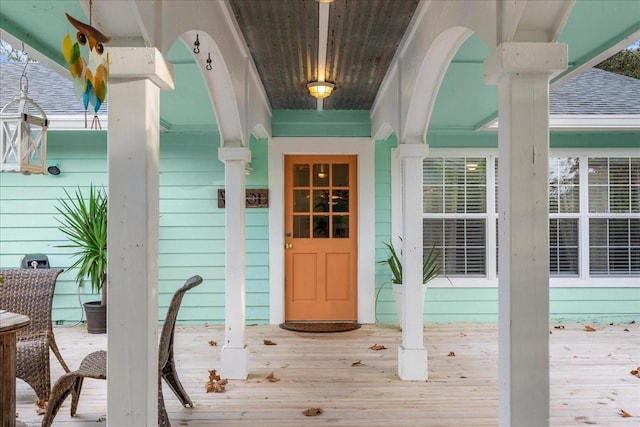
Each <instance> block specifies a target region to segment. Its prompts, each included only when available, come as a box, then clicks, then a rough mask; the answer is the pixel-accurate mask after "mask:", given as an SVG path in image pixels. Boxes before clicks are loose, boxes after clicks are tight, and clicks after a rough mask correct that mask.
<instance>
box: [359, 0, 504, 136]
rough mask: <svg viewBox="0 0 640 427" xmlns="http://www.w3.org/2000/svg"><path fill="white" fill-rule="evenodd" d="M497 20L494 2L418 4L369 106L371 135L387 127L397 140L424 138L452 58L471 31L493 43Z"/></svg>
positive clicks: (490, 44)
mask: <svg viewBox="0 0 640 427" xmlns="http://www.w3.org/2000/svg"><path fill="white" fill-rule="evenodd" d="M434 16H437V17H438V19H434ZM496 21H497V20H496V4H495V2H494V1H489V0H464V1H455V2H422V3H420V5H419V6H418V9H417V10H416V13H415V16H414V20H413V23H412V26H411V28H410V29H409V30H408V31H407V34H406V35H405V38H404V39H403V41H402V44H401V47H400V49H399V50H398V53H397V54H396V57H395V58H394V60H393V62H392V64H391V66H390V67H389V72H388V73H387V75H386V76H385V79H384V81H383V83H382V85H381V89H380V91H379V93H378V97H377V98H376V101H375V102H374V105H373V108H372V110H371V125H372V132H371V134H372V135H378V134H379V133H380V132H381V131H382V129H383V127H385V126H391V128H392V129H393V130H394V131H395V133H396V134H397V135H398V142H399V143H404V142H407V141H411V142H424V137H425V134H426V129H427V126H428V123H429V118H430V117H431V111H432V109H433V105H434V103H435V99H436V95H437V92H438V89H439V87H440V83H441V82H442V79H443V77H444V74H445V73H446V70H447V68H448V66H449V63H450V62H451V59H452V58H453V56H454V55H455V53H456V51H457V50H458V48H459V47H460V45H462V43H464V41H465V40H466V39H467V38H468V37H469V36H470V35H471V34H473V33H476V34H477V35H478V36H479V37H480V38H481V39H482V40H483V41H484V42H485V43H486V44H487V45H489V46H495V43H496V29H495V28H496Z"/></svg>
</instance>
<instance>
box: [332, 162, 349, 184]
mask: <svg viewBox="0 0 640 427" xmlns="http://www.w3.org/2000/svg"><path fill="white" fill-rule="evenodd" d="M333 186H334V187H348V186H349V165H348V164H335V165H333Z"/></svg>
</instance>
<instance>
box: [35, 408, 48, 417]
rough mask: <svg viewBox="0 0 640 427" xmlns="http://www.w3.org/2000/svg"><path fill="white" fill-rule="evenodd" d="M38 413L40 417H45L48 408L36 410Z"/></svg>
mask: <svg viewBox="0 0 640 427" xmlns="http://www.w3.org/2000/svg"><path fill="white" fill-rule="evenodd" d="M36 413H37V414H38V415H44V414H46V413H47V409H46V408H38V409H37V410H36Z"/></svg>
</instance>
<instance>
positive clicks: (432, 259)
mask: <svg viewBox="0 0 640 427" xmlns="http://www.w3.org/2000/svg"><path fill="white" fill-rule="evenodd" d="M384 245H385V246H386V247H387V249H388V251H389V257H388V258H387V259H385V260H382V261H379V262H380V264H387V265H388V266H389V269H390V270H391V283H394V284H396V285H401V284H402V283H403V282H402V260H401V259H400V255H399V254H398V252H397V251H396V249H395V248H394V246H393V243H388V242H385V243H384ZM439 259H440V251H439V250H438V249H436V247H435V245H434V246H432V247H431V250H430V251H429V253H428V254H427V256H426V257H424V260H423V263H422V283H428V282H429V281H430V280H432V279H434V278H435V277H436V276H438V275H439V274H440V273H441V271H442V267H441V266H440V265H439V264H438V260H439Z"/></svg>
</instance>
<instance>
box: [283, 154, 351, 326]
mask: <svg viewBox="0 0 640 427" xmlns="http://www.w3.org/2000/svg"><path fill="white" fill-rule="evenodd" d="M356 167H357V158H356V156H286V157H285V229H284V230H285V237H284V241H285V249H284V251H285V280H284V281H285V320H288V321H293V320H298V321H301V320H302V321H304V320H310V321H313V320H325V321H332V320H333V321H340V320H351V321H355V320H357V318H358V308H357V265H358V261H357V260H358V253H357V249H358V247H357V218H358V217H357V211H356V209H357V200H358V199H357V194H356V188H357V185H356V177H357V173H356Z"/></svg>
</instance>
